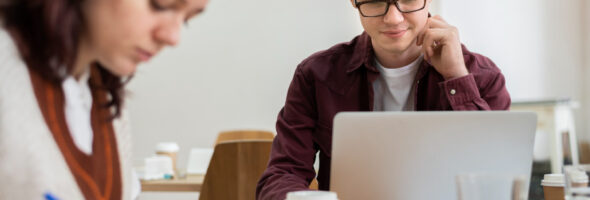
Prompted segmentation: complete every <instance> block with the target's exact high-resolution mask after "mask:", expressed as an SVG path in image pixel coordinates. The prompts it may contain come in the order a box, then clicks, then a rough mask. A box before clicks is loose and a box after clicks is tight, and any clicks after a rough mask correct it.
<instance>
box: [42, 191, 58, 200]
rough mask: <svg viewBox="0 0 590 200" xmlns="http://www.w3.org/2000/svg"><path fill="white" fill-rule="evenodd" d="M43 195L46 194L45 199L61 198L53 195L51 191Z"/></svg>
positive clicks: (55, 199)
mask: <svg viewBox="0 0 590 200" xmlns="http://www.w3.org/2000/svg"><path fill="white" fill-rule="evenodd" d="M43 196H45V200H59V199H58V198H57V197H55V196H53V195H52V194H51V193H49V192H47V193H45V194H44V195H43Z"/></svg>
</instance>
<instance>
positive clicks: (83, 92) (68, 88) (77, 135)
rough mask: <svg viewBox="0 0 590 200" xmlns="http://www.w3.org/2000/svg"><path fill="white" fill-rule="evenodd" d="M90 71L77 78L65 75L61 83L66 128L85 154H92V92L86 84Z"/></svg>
mask: <svg viewBox="0 0 590 200" xmlns="http://www.w3.org/2000/svg"><path fill="white" fill-rule="evenodd" d="M89 76H90V72H89V71H87V72H86V73H84V74H82V76H81V77H80V79H79V80H76V79H74V77H72V76H69V77H67V78H66V79H65V80H64V81H63V82H62V84H61V87H62V89H63V91H64V96H65V100H66V102H65V115H66V122H67V124H68V129H69V130H70V134H71V135H72V139H73V140H74V144H76V147H78V149H80V151H82V152H84V153H85V154H87V155H91V154H92V141H93V135H94V134H93V132H92V125H91V119H90V114H91V113H90V112H91V109H92V93H91V92H90V87H89V86H88V78H89Z"/></svg>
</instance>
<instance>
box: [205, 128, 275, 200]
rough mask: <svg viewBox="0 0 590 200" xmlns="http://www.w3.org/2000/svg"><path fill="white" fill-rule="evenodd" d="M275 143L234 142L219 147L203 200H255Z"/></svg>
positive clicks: (209, 173) (212, 159) (208, 172)
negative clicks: (258, 184) (257, 186)
mask: <svg viewBox="0 0 590 200" xmlns="http://www.w3.org/2000/svg"><path fill="white" fill-rule="evenodd" d="M271 145H272V140H268V139H267V140H233V141H227V142H220V143H219V144H217V145H216V146H215V150H214V152H213V156H212V158H211V162H210V163H209V168H208V169H207V173H206V175H205V180H204V181H203V186H202V187H201V194H200V195H199V199H200V200H226V199H227V200H255V199H256V185H257V183H258V180H259V179H260V176H261V175H262V173H263V172H264V170H265V169H266V166H267V164H268V158H269V156H270V149H271Z"/></svg>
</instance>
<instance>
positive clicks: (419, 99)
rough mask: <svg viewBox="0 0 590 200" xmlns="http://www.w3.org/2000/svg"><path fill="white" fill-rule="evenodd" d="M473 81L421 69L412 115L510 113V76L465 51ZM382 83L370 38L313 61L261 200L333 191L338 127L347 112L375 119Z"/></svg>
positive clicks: (296, 88)
mask: <svg viewBox="0 0 590 200" xmlns="http://www.w3.org/2000/svg"><path fill="white" fill-rule="evenodd" d="M463 57H464V59H465V65H466V66H467V69H468V71H469V75H467V76H464V77H459V78H455V79H452V80H444V78H443V77H442V75H441V74H439V73H438V72H437V71H436V70H435V69H434V67H432V66H431V65H430V64H428V62H426V61H423V62H422V63H421V65H420V67H419V69H418V73H417V75H416V79H415V81H414V86H413V87H414V88H413V90H414V91H415V92H414V93H413V94H414V95H415V97H414V98H415V102H414V105H415V106H414V108H415V109H416V110H418V111H421V110H431V111H432V110H507V109H508V107H509V106H510V96H509V94H508V91H507V90H506V87H505V85H504V82H505V81H504V76H503V75H502V73H501V72H500V70H499V69H498V68H497V67H496V65H495V64H494V63H493V62H492V61H491V60H490V59H488V58H487V57H484V56H482V55H479V54H476V53H472V52H469V51H468V50H467V49H466V48H465V47H463ZM378 77H379V71H378V70H377V69H376V67H375V55H374V52H373V47H372V44H371V39H370V37H369V36H368V35H367V34H366V33H363V34H361V35H360V36H357V37H356V38H355V39H353V40H352V41H350V42H347V43H341V44H338V45H335V46H333V47H332V48H330V49H328V50H325V51H321V52H318V53H315V54H313V55H312V56H310V57H309V58H307V59H305V60H304V61H303V62H302V63H301V64H299V66H298V67H297V70H296V72H295V75H294V77H293V80H292V82H291V85H290V87H289V91H288V94H287V100H286V103H285V106H284V107H283V109H282V110H281V111H280V113H279V116H278V120H277V125H276V127H277V136H276V138H275V140H274V143H273V146H272V152H271V155H270V161H269V164H268V168H267V169H266V171H265V172H264V173H263V175H262V177H261V179H260V181H259V183H258V187H257V189H256V196H257V198H258V199H272V200H283V199H285V197H286V194H287V193H288V192H290V191H297V190H306V189H307V188H308V185H309V183H310V182H311V181H312V179H313V178H314V177H315V175H316V171H315V169H314V167H313V163H314V161H315V159H316V152H318V151H319V152H320V153H319V159H320V168H319V173H318V176H317V180H318V184H319V189H320V190H328V189H329V188H330V158H331V151H332V120H333V119H334V115H336V113H338V112H341V111H372V110H373V88H372V87H373V84H372V83H373V81H375V80H376V79H377V78H378Z"/></svg>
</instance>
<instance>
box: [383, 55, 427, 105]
mask: <svg viewBox="0 0 590 200" xmlns="http://www.w3.org/2000/svg"><path fill="white" fill-rule="evenodd" d="M422 58H423V56H422V55H420V56H419V57H418V58H417V59H416V60H414V61H413V62H412V63H410V64H409V65H406V66H403V67H400V68H394V69H390V68H385V67H383V65H381V63H379V61H378V60H377V58H375V63H376V66H377V69H378V70H379V72H380V73H381V75H380V76H379V78H378V79H377V80H375V81H374V82H373V92H374V101H373V103H374V107H373V110H374V111H411V110H414V95H413V94H414V93H413V86H414V79H415V77H416V73H417V72H418V68H419V66H420V63H421V62H422Z"/></svg>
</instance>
